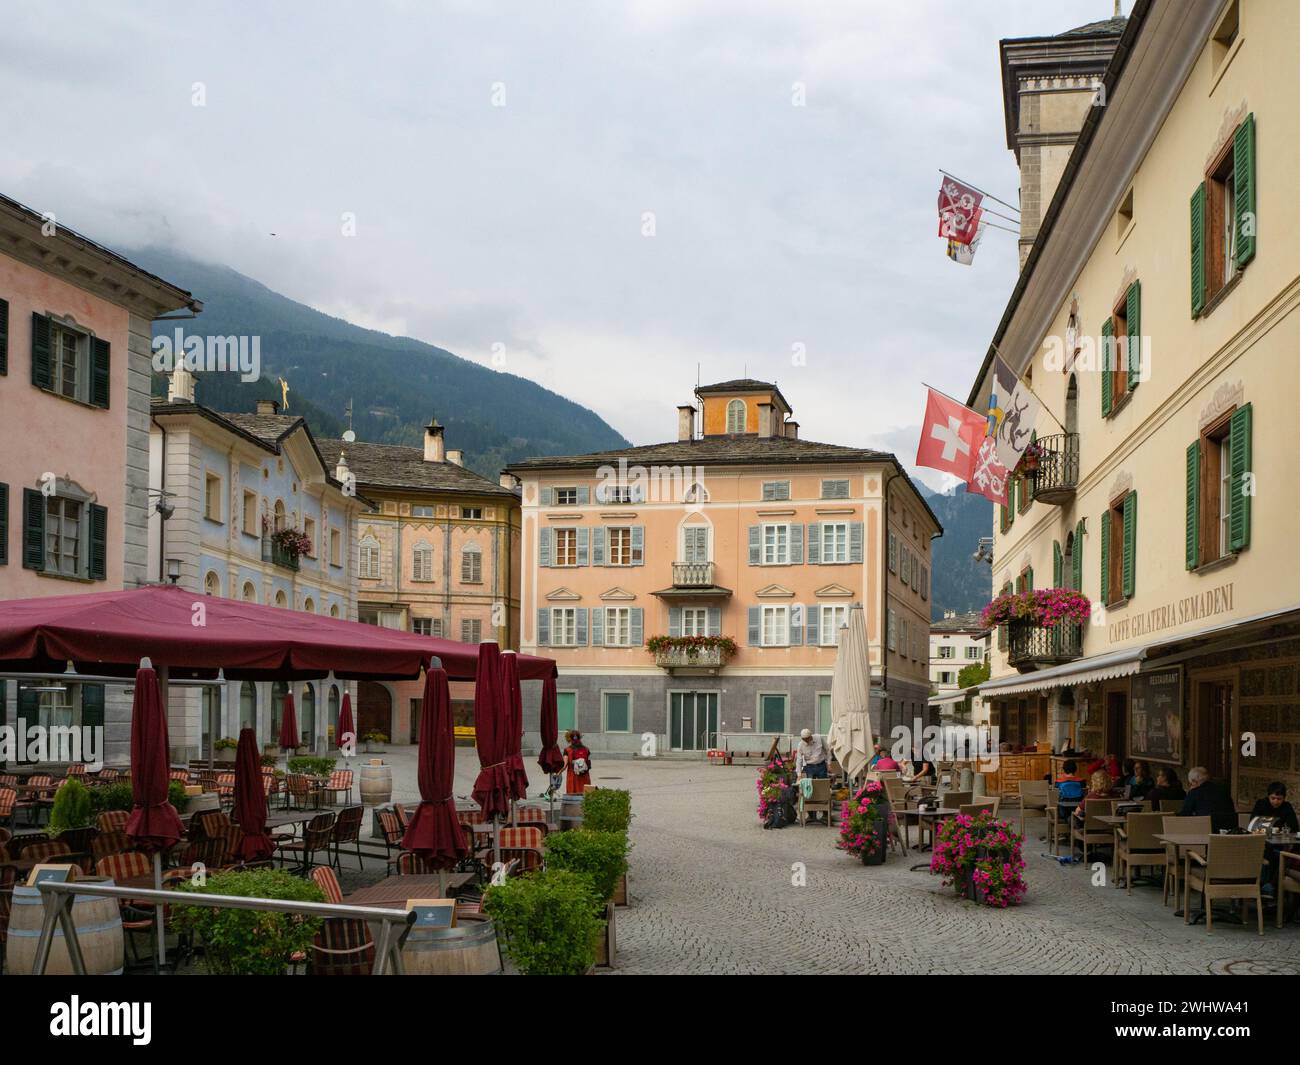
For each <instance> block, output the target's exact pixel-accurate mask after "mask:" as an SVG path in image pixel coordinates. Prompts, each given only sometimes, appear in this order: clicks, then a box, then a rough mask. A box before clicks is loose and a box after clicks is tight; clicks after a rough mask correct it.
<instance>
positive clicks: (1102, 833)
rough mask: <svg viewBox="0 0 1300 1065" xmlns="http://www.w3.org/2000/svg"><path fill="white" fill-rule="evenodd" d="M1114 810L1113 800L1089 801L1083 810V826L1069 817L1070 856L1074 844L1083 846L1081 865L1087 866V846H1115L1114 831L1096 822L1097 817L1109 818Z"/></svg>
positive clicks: (1074, 818)
mask: <svg viewBox="0 0 1300 1065" xmlns="http://www.w3.org/2000/svg"><path fill="white" fill-rule="evenodd" d="M1114 810H1115V800H1114V799H1089V800H1088V804H1087V805H1086V806H1085V807H1084V810H1083V814H1084V817H1083V825H1082V826H1080V825H1079V819H1078V818H1077V817H1075V816H1074V814H1071V815H1070V856H1071V857H1073V856H1074V847H1075V844H1082V845H1083V863H1084V865H1087V864H1088V845H1089V844H1091V845H1092V846H1094V847H1097V846H1105V845H1106V844H1110V845H1111V846H1114V844H1115V830H1114V829H1113V828H1112V827H1111V826H1110V825H1108V824H1105V823H1104V822H1102V821H1098V820H1097V818H1099V817H1109V816H1110V815H1111V814H1112V813H1113V812H1114Z"/></svg>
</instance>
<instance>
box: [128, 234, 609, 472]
mask: <svg viewBox="0 0 1300 1065" xmlns="http://www.w3.org/2000/svg"><path fill="white" fill-rule="evenodd" d="M127 254H128V256H129V257H130V258H131V259H132V260H133V261H134V262H136V263H138V264H139V265H140V266H143V267H144V268H145V269H146V270H150V271H152V272H153V273H155V274H158V275H159V276H160V277H165V278H166V279H167V280H168V281H171V282H172V283H174V284H177V285H180V286H181V287H182V288H186V289H189V290H190V291H191V292H193V293H194V295H195V296H196V297H198V298H199V299H201V300H202V301H203V305H204V307H203V313H202V314H201V315H199V317H198V318H197V319H195V320H194V321H192V322H190V321H175V322H166V321H162V322H156V323H155V324H154V336H155V337H158V336H172V335H173V333H174V331H175V330H176V328H177V327H178V326H180V327H182V328H184V329H185V331H186V335H191V334H196V335H201V336H248V337H252V336H257V337H260V338H261V339H260V344H261V359H262V377H263V379H262V380H260V381H254V382H248V383H245V382H242V381H240V379H239V375H238V374H235V373H200V374H199V375H198V392H197V396H198V400H199V402H200V403H202V404H204V405H205V406H209V407H213V408H215V409H217V410H236V411H251V410H253V409H254V404H255V402H256V400H258V399H279V398H280V389H279V387H278V386H277V385H276V384H275V379H276V378H277V377H283V378H285V379H286V380H287V381H288V382H289V388H290V392H289V413H290V414H302V415H304V416H305V417H306V419H307V423H308V424H309V425H310V426H311V429H312V432H313V433H316V434H317V435H320V436H338V435H339V434H340V433H341V432H342V431H343V429H344V428H346V422H345V419H344V415H343V412H344V410H345V409H346V407H347V404H348V402H349V401H351V403H352V409H353V418H352V426H353V428H354V429H355V430H356V433H357V438H358V439H359V440H364V441H368V442H370V443H383V444H409V445H413V446H416V447H418V446H420V445H421V443H422V441H423V438H424V430H423V426H424V425H425V424H426V423H427V422H428V420H429V418H430V417H431V416H434V415H436V416H437V418H438V421H440V422H441V423H442V424H443V425H445V426H446V427H447V433H446V439H447V446H448V447H449V448H460V449H462V450H463V451H464V452H465V465H466V466H468V467H470V468H471V469H473V470H475V471H476V472H478V473H481V474H483V475H484V476H485V477H488V478H490V479H492V480H494V481H495V480H496V478H497V474H498V472H499V471H500V470H501V467H502V466H504V465H505V464H506V463H508V462H513V461H514V460H516V459H522V458H527V457H529V456H532V455H569V454H582V453H585V452H590V451H603V450H608V449H610V448H618V447H627V446H628V441H627V440H625V439H624V438H623V437H622V436H621V435H620V434H619V433H618V432H616V431H615V430H614V429H613V428H611V427H610V426H609V425H608V424H607V423H606V422H605V421H604V420H603V419H602V418H600V417H599V416H598V415H597V414H595V413H594V412H592V411H590V410H588V409H587V408H585V407H582V406H579V405H578V404H577V403H574V402H572V401H571V400H568V399H565V398H564V397H563V396H560V395H557V394H556V393H554V392H551V391H548V390H547V389H545V388H542V387H541V386H540V385H538V384H535V383H534V382H532V381H529V380H527V379H526V378H523V377H517V376H515V375H513V374H507V373H497V372H496V371H494V370H490V369H488V368H487V367H485V366H480V365H478V364H477V363H473V362H470V361H469V360H467V359H462V358H460V357H459V356H457V355H453V354H452V353H451V352H449V351H444V350H443V349H442V348H438V347H434V346H433V345H432V344H426V343H424V342H422V341H419V340H413V339H411V338H410V337H394V336H389V335H388V334H387V333H381V332H378V331H377V330H373V329H362V328H361V327H360V326H355V325H352V324H351V323H349V322H345V321H343V320H342V319H340V318H334V317H331V316H330V315H328V314H322V313H321V312H320V311H316V310H313V309H312V308H310V307H308V306H306V305H304V304H301V303H297V302H295V301H294V300H291V299H289V298H287V297H286V296H282V295H280V294H279V293H277V292H273V291H271V289H269V288H267V287H266V286H265V285H263V284H261V283H259V282H257V281H254V280H253V279H252V278H250V277H245V276H244V275H243V274H240V273H237V272H236V271H234V270H231V269H230V268H229V267H225V266H218V265H215V264H212V263H203V262H199V261H197V260H194V259H190V258H188V257H186V256H184V255H181V254H179V253H177V252H175V251H171V250H167V249H162V248H143V249H138V250H134V251H130V252H128V253H127ZM154 392H155V394H159V395H165V394H166V382H165V380H163V379H162V375H160V374H156V375H155V380H154Z"/></svg>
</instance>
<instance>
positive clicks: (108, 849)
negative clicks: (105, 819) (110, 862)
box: [90, 828, 130, 866]
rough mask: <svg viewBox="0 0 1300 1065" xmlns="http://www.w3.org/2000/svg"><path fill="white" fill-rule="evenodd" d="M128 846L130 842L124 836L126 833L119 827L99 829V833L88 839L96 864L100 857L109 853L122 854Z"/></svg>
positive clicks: (105, 856) (104, 856)
mask: <svg viewBox="0 0 1300 1065" xmlns="http://www.w3.org/2000/svg"><path fill="white" fill-rule="evenodd" d="M129 847H130V842H129V841H128V840H127V838H126V833H125V832H123V831H122V830H121V829H120V828H118V829H112V830H110V831H108V832H104V831H102V830H101V831H100V833H99V835H97V836H96V837H95V838H94V839H92V840H91V841H90V853H91V856H92V857H93V858H94V859H95V864H96V866H98V864H99V860H100V859H101V858H107V857H108V856H109V855H110V854H122V853H124V852H125V851H126V850H127V849H128V848H129Z"/></svg>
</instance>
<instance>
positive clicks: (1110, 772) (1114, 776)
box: [1088, 754, 1124, 782]
mask: <svg viewBox="0 0 1300 1065" xmlns="http://www.w3.org/2000/svg"><path fill="white" fill-rule="evenodd" d="M1099 769H1104V770H1105V771H1106V775H1107V776H1108V777H1110V779H1111V781H1112V782H1113V781H1116V780H1122V779H1123V776H1122V774H1123V772H1124V771H1123V769H1122V768H1121V767H1120V764H1119V759H1118V758H1116V757H1115V756H1114V755H1113V754H1108V755H1106V757H1105V758H1098V759H1097V760H1096V761H1095V762H1093V763H1092V764H1091V765H1089V766H1088V777H1089V778H1090V779H1091V777H1092V774H1093V773H1095V772H1097V770H1099Z"/></svg>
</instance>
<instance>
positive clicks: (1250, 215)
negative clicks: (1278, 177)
mask: <svg viewBox="0 0 1300 1065" xmlns="http://www.w3.org/2000/svg"><path fill="white" fill-rule="evenodd" d="M1232 179H1233V181H1234V183H1235V185H1236V194H1237V195H1236V201H1237V202H1236V203H1235V204H1234V205H1233V214H1234V216H1235V219H1234V220H1235V224H1236V227H1237V268H1238V269H1240V268H1241V267H1243V266H1245V265H1246V264H1247V263H1248V262H1250V260H1251V259H1253V258H1255V232H1256V229H1257V228H1258V218H1257V217H1256V215H1255V116H1254V115H1253V114H1250V115H1247V116H1246V119H1245V121H1244V122H1242V124H1241V125H1240V126H1238V127H1237V132H1236V134H1235V135H1234V136H1233V138H1232Z"/></svg>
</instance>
